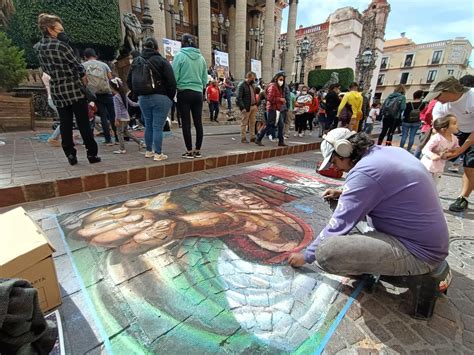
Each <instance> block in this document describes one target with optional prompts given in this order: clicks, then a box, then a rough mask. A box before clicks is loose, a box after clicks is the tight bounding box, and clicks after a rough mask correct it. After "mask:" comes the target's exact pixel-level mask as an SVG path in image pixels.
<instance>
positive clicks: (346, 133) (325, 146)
mask: <svg viewBox="0 0 474 355" xmlns="http://www.w3.org/2000/svg"><path fill="white" fill-rule="evenodd" d="M355 133H356V132H353V131H351V130H349V129H347V128H335V129H333V130H331V131H329V132H328V133H327V134H325V135H324V136H323V141H322V142H321V147H320V149H321V153H322V154H323V158H324V160H323V162H322V163H321V166H320V167H319V170H326V169H327V168H329V167H330V166H331V157H332V153H334V150H335V149H334V142H336V141H338V140H340V139H347V138H349V137H351V136H353V135H354V134H355Z"/></svg>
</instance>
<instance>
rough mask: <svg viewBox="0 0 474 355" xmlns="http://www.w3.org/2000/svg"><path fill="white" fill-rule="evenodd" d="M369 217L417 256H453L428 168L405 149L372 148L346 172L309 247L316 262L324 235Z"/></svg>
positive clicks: (344, 231)
mask: <svg viewBox="0 0 474 355" xmlns="http://www.w3.org/2000/svg"><path fill="white" fill-rule="evenodd" d="M365 216H367V221H368V223H369V225H370V226H372V227H373V228H375V229H376V230H377V231H380V232H384V233H386V234H389V235H391V236H394V237H395V238H397V239H398V240H399V241H400V242H401V243H403V244H404V245H405V246H406V247H407V249H408V250H409V251H410V252H411V253H412V254H413V255H415V256H416V257H418V258H420V259H422V260H424V261H427V262H429V263H438V262H440V261H442V260H444V259H445V258H446V256H447V255H448V244H449V243H448V239H449V235H448V226H447V224H446V220H445V217H444V215H443V210H442V208H441V205H440V202H439V198H438V194H437V192H436V189H435V187H434V185H433V182H432V178H431V175H430V174H429V172H428V170H427V169H426V168H425V167H424V166H423V165H422V164H421V163H420V161H419V160H418V159H416V158H415V157H414V156H413V155H411V154H410V153H408V152H407V151H406V150H404V149H401V148H397V147H380V146H373V147H371V148H370V149H369V151H368V152H367V154H366V155H365V156H364V157H363V158H362V159H361V160H360V161H359V162H358V163H357V164H356V165H355V166H354V168H352V169H351V171H350V172H349V174H348V175H347V179H346V183H345V185H344V190H343V193H342V194H341V196H340V198H339V203H338V206H337V208H336V210H335V211H334V214H333V215H332V217H331V220H330V221H329V223H328V225H327V226H326V227H325V228H324V229H323V230H322V232H321V233H320V234H319V236H318V237H317V238H316V240H315V241H314V242H313V243H312V244H311V245H310V246H309V247H308V248H307V249H306V252H305V261H306V262H307V263H312V262H313V261H314V260H315V253H317V252H318V249H317V246H318V244H319V243H320V242H321V241H322V240H323V239H325V238H331V237H332V236H340V235H346V234H348V233H349V232H350V231H351V229H352V228H354V226H355V225H356V224H357V223H358V222H359V221H361V220H362V219H363V218H364V217H365Z"/></svg>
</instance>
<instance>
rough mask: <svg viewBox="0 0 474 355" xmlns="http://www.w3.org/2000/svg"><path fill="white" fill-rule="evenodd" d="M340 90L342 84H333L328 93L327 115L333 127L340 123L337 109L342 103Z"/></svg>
mask: <svg viewBox="0 0 474 355" xmlns="http://www.w3.org/2000/svg"><path fill="white" fill-rule="evenodd" d="M340 92H341V85H339V84H331V85H330V86H329V91H328V93H327V94H326V116H327V118H328V121H329V122H330V123H329V125H330V127H332V128H336V127H337V123H338V119H337V109H338V107H339V104H340V103H341V99H340V98H339V93H340Z"/></svg>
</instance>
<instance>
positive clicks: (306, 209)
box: [293, 204, 314, 213]
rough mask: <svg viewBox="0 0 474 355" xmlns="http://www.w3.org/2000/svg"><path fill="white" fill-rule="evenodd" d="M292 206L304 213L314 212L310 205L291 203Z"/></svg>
mask: <svg viewBox="0 0 474 355" xmlns="http://www.w3.org/2000/svg"><path fill="white" fill-rule="evenodd" d="M293 207H294V208H296V209H297V210H300V211H302V212H304V213H313V212H314V208H312V207H310V206H307V205H301V204H297V205H293Z"/></svg>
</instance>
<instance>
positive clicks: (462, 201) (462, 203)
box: [449, 196, 469, 212]
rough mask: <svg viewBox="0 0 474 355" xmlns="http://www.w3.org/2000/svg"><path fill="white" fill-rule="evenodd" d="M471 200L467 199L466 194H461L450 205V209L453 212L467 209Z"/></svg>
mask: <svg viewBox="0 0 474 355" xmlns="http://www.w3.org/2000/svg"><path fill="white" fill-rule="evenodd" d="M468 205H469V202H468V201H467V200H466V198H465V197H464V196H459V197H458V198H457V199H456V201H454V202H453V203H452V204H450V205H449V210H450V211H452V212H462V211H464V210H467V206H468Z"/></svg>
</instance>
